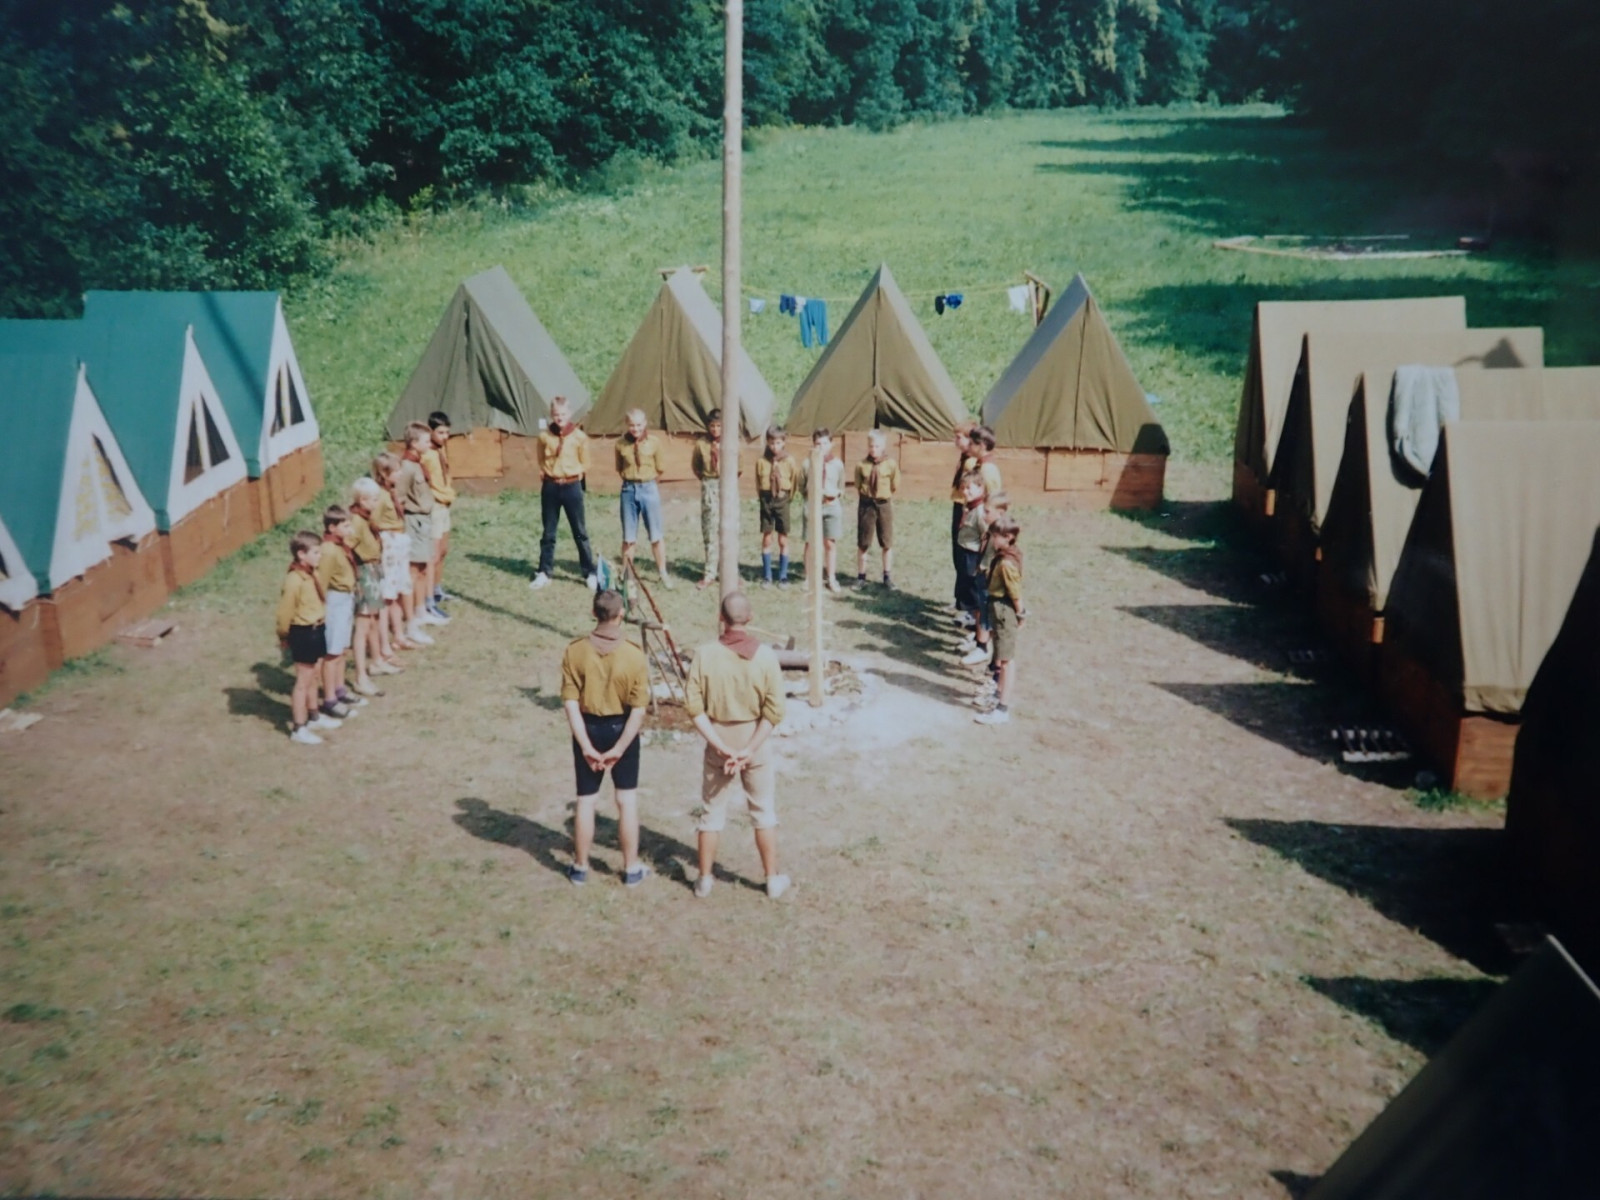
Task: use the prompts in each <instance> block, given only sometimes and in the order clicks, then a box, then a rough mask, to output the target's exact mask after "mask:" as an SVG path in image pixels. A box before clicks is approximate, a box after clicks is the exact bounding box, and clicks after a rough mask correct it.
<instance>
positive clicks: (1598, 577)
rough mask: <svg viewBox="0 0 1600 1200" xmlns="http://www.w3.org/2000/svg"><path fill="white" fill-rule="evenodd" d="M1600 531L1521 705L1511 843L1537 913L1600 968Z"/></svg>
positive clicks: (1510, 804) (1510, 803) (1509, 810)
mask: <svg viewBox="0 0 1600 1200" xmlns="http://www.w3.org/2000/svg"><path fill="white" fill-rule="evenodd" d="M1597 730H1600V532H1597V533H1596V534H1595V537H1594V541H1593V543H1592V545H1591V548H1590V550H1589V565H1588V566H1587V567H1586V568H1585V569H1584V572H1583V578H1582V579H1581V580H1580V581H1579V583H1578V590H1577V592H1576V593H1575V594H1574V596H1573V598H1572V604H1571V606H1570V607H1569V608H1568V609H1567V619H1566V621H1564V622H1563V623H1562V626H1561V632H1560V633H1558V634H1557V635H1556V640H1555V641H1554V642H1553V643H1552V644H1551V646H1550V650H1549V652H1548V653H1547V654H1546V655H1545V656H1544V662H1543V663H1542V664H1541V665H1540V667H1539V671H1538V674H1536V675H1535V676H1534V677H1533V683H1532V684H1531V685H1530V686H1529V688H1528V696H1527V699H1526V700H1524V701H1523V705H1522V730H1521V732H1520V733H1518V734H1517V754H1516V763H1515V765H1514V766H1513V768H1512V771H1511V795H1510V797H1509V799H1508V800H1507V803H1506V840H1507V842H1508V843H1509V844H1510V847H1511V853H1512V858H1513V860H1514V861H1515V863H1516V865H1517V868H1518V870H1519V872H1520V874H1521V877H1522V882H1523V884H1524V886H1525V887H1526V889H1527V891H1528V893H1529V895H1530V896H1531V897H1532V899H1533V901H1534V904H1535V906H1536V909H1537V914H1538V916H1539V917H1540V918H1541V919H1543V920H1545V921H1546V922H1548V923H1549V925H1550V926H1551V928H1553V929H1554V930H1555V931H1556V932H1557V933H1558V934H1559V935H1560V936H1561V938H1562V940H1563V941H1565V942H1566V944H1567V946H1568V947H1569V948H1570V949H1571V950H1572V952H1573V954H1574V955H1575V956H1576V957H1577V959H1578V961H1579V962H1581V963H1583V964H1584V966H1585V967H1587V968H1588V969H1589V970H1591V971H1595V970H1600V787H1596V780H1600V737H1597V736H1596V731H1597Z"/></svg>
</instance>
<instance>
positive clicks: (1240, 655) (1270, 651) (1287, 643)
mask: <svg viewBox="0 0 1600 1200" xmlns="http://www.w3.org/2000/svg"><path fill="white" fill-rule="evenodd" d="M1117 611H1118V612H1125V613H1127V614H1128V615H1129V616H1130V617H1138V618H1139V619H1140V620H1141V621H1149V622H1150V623H1151V624H1152V625H1159V626H1161V628H1163V629H1168V630H1171V631H1172V632H1173V633H1178V634H1182V635H1183V636H1184V637H1186V638H1189V639H1190V640H1191V641H1196V642H1199V643H1200V644H1201V645H1202V646H1205V647H1206V648H1208V649H1210V650H1215V651H1216V652H1217V653H1218V654H1225V655H1227V656H1228V657H1229V658H1237V659H1240V660H1242V661H1244V662H1248V663H1252V664H1253V665H1255V666H1257V667H1260V668H1261V669H1262V670H1266V671H1287V670H1288V669H1289V665H1290V663H1289V655H1288V651H1289V650H1290V649H1292V648H1294V647H1295V646H1297V645H1299V644H1301V643H1302V642H1304V641H1305V640H1306V638H1307V637H1308V636H1309V634H1302V631H1301V628H1300V625H1301V624H1303V623H1302V622H1296V623H1295V624H1294V625H1292V626H1289V627H1287V628H1281V629H1280V628H1275V627H1274V626H1275V625H1276V624H1278V623H1277V622H1273V621H1272V620H1271V619H1270V618H1268V619H1267V620H1265V621H1263V616H1264V614H1263V613H1262V612H1261V610H1260V609H1257V608H1250V607H1247V606H1245V605H1242V604H1125V605H1118V606H1117ZM1173 686H1191V685H1173ZM1184 698H1185V699H1188V697H1184Z"/></svg>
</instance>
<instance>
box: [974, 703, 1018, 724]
mask: <svg viewBox="0 0 1600 1200" xmlns="http://www.w3.org/2000/svg"><path fill="white" fill-rule="evenodd" d="M972 719H973V720H974V721H976V722H977V723H978V724H979V725H1005V724H1008V723H1009V722H1010V721H1011V710H1010V709H1009V708H1000V707H999V706H998V705H997V706H996V707H994V708H991V709H990V710H989V711H988V712H981V713H979V714H978V715H977V716H975V717H973V718H972Z"/></svg>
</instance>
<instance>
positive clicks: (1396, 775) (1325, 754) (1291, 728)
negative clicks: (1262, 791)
mask: <svg viewBox="0 0 1600 1200" xmlns="http://www.w3.org/2000/svg"><path fill="white" fill-rule="evenodd" d="M1284 665H1285V666H1286V665H1287V664H1286V663H1285V664H1284ZM1155 686H1156V687H1158V688H1160V689H1161V690H1162V691H1164V692H1167V693H1169V694H1170V695H1173V696H1176V697H1178V699H1180V700H1186V701H1188V702H1189V703H1190V704H1193V705H1196V706H1197V707H1199V708H1205V709H1209V710H1210V711H1211V712H1214V713H1216V714H1217V715H1218V716H1220V717H1226V718H1227V719H1228V720H1229V721H1232V722H1233V723H1234V724H1235V725H1237V726H1239V728H1241V729H1245V730H1248V731H1249V732H1250V733H1253V734H1256V735H1257V736H1259V737H1264V738H1266V739H1267V740H1268V741H1269V742H1274V743H1276V744H1277V745H1279V746H1282V747H1283V748H1284V749H1286V750H1293V751H1294V752H1295V753H1296V754H1302V755H1304V756H1305V757H1307V758H1312V759H1316V760H1317V761H1319V762H1325V763H1328V764H1329V765H1331V766H1335V767H1337V768H1338V769H1339V770H1340V771H1342V772H1344V773H1345V774H1347V775H1355V776H1357V777H1358V778H1361V779H1371V780H1374V781H1378V782H1385V783H1390V784H1393V785H1395V786H1399V785H1402V784H1404V783H1405V782H1407V781H1408V780H1409V779H1410V778H1411V774H1412V772H1413V771H1415V770H1416V766H1415V764H1414V763H1375V764H1370V765H1363V766H1359V767H1357V766H1354V765H1351V764H1346V763H1344V762H1341V761H1340V760H1339V759H1338V757H1337V756H1336V755H1335V754H1334V742H1333V741H1332V739H1331V738H1330V736H1329V731H1330V730H1332V729H1333V728H1334V726H1336V725H1356V726H1365V727H1371V726H1373V725H1382V724H1383V722H1381V721H1374V720H1373V718H1372V708H1371V701H1370V700H1369V699H1368V698H1367V697H1366V695H1365V694H1364V693H1362V692H1360V691H1358V690H1354V689H1345V688H1340V687H1331V686H1328V685H1327V684H1325V683H1311V682H1309V681H1293V682H1290V681H1283V682H1274V683H1156V684H1155Z"/></svg>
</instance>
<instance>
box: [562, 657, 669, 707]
mask: <svg viewBox="0 0 1600 1200" xmlns="http://www.w3.org/2000/svg"><path fill="white" fill-rule="evenodd" d="M561 699H562V701H563V702H565V701H567V700H576V701H577V702H578V708H579V709H580V710H581V711H583V712H586V713H588V714H589V715H590V716H591V717H620V716H622V714H623V713H625V712H627V711H628V709H630V708H643V707H645V706H646V705H647V704H649V703H650V668H649V665H648V664H647V663H646V662H645V657H644V651H643V650H641V649H639V647H637V646H635V645H634V644H633V643H632V642H629V641H624V642H623V643H622V645H620V646H618V647H617V648H616V649H615V650H613V651H612V652H611V653H610V654H601V653H600V651H598V650H596V649H595V647H594V643H593V642H591V641H590V640H589V639H588V638H587V637H581V638H579V639H578V640H577V641H575V642H570V643H568V645H567V649H566V652H565V653H564V654H562V656H561Z"/></svg>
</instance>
